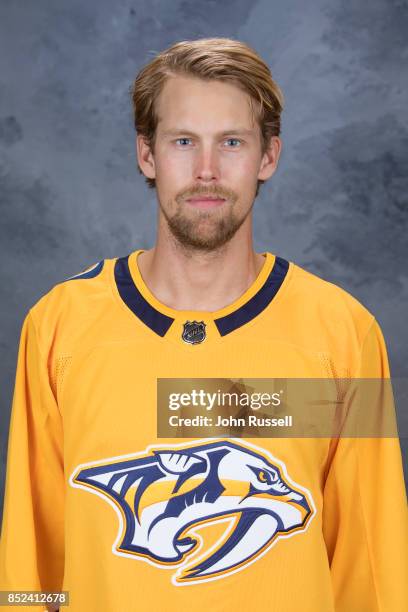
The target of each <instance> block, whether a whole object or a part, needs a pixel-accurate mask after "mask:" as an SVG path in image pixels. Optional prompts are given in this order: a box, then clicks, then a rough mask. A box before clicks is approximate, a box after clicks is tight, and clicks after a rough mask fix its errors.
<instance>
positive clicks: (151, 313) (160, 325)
mask: <svg viewBox="0 0 408 612" xmlns="http://www.w3.org/2000/svg"><path fill="white" fill-rule="evenodd" d="M128 258H129V255H127V256H126V257H120V258H118V259H117V260H116V263H115V280H116V286H117V288H118V291H119V294H120V297H121V298H122V300H123V301H124V302H125V304H126V305H127V306H128V308H130V310H131V311H132V312H133V313H134V314H135V315H136V316H137V317H138V318H139V319H141V320H142V321H143V323H144V324H145V325H147V326H148V327H150V329H152V330H153V331H155V332H156V334H158V335H159V336H162V337H163V336H164V335H165V334H166V332H167V331H168V329H169V327H170V325H171V324H172V323H173V321H174V319H172V318H171V317H168V316H167V315H165V314H163V313H162V312H159V311H158V310H156V308H154V307H153V306H152V305H151V304H149V302H148V301H147V300H146V299H145V298H144V297H143V295H142V294H141V293H140V291H139V289H138V288H137V287H136V285H135V283H134V281H133V278H132V276H131V274H130V270H129V262H128Z"/></svg>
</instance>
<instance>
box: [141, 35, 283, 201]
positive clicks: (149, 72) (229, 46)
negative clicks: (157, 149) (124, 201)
mask: <svg viewBox="0 0 408 612" xmlns="http://www.w3.org/2000/svg"><path fill="white" fill-rule="evenodd" d="M176 75H182V76H194V77H198V78H201V79H204V80H222V81H224V82H230V83H233V84H235V85H236V86H238V87H240V89H241V90H243V91H244V92H246V93H248V94H249V96H250V107H251V111H252V115H253V117H254V118H255V120H256V121H258V124H259V127H260V130H261V134H262V155H263V154H264V153H265V151H266V150H267V148H268V146H269V143H270V138H271V136H279V134H280V130H281V120H280V115H281V112H282V110H283V102H284V99H283V94H282V91H281V89H280V88H279V86H278V85H277V84H276V83H275V81H274V80H273V79H272V75H271V72H270V70H269V68H268V66H267V64H266V63H265V62H264V61H263V60H262V59H261V58H260V56H259V55H258V54H257V53H256V52H255V51H254V49H252V48H251V47H249V46H248V45H247V44H245V43H243V42H240V41H238V40H234V39H231V38H200V39H198V40H183V41H181V42H177V43H175V44H173V45H172V46H171V47H169V48H168V49H165V50H164V51H161V52H160V53H158V54H157V55H156V56H155V57H154V58H153V59H152V60H151V61H150V62H149V63H148V64H147V65H146V66H144V67H143V68H142V70H141V71H140V72H139V73H138V75H137V76H136V78H135V80H134V83H133V85H132V87H131V92H130V93H131V97H132V104H133V116H134V126H135V129H136V132H137V134H141V135H142V136H143V137H144V139H145V141H146V143H147V144H148V145H149V146H150V149H151V151H152V153H154V144H155V135H156V128H157V123H158V118H157V114H156V110H155V101H156V99H157V97H158V96H159V94H160V92H161V90H162V88H163V86H164V84H165V82H166V80H167V79H168V78H169V77H171V76H176ZM138 168H139V172H140V173H141V174H143V173H142V170H141V168H140V166H139V165H138ZM145 178H146V182H147V184H148V186H149V187H150V188H155V186H156V181H155V179H152V178H148V177H145ZM264 182H265V181H258V187H257V192H256V193H257V194H258V190H259V185H260V184H261V183H264Z"/></svg>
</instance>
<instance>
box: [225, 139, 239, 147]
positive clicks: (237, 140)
mask: <svg viewBox="0 0 408 612" xmlns="http://www.w3.org/2000/svg"><path fill="white" fill-rule="evenodd" d="M228 140H230V141H231V140H235V142H239V143H240V142H241V141H240V140H239V139H238V138H228V139H227V142H228ZM232 148H236V147H232Z"/></svg>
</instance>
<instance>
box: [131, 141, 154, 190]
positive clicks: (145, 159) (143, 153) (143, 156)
mask: <svg viewBox="0 0 408 612" xmlns="http://www.w3.org/2000/svg"><path fill="white" fill-rule="evenodd" d="M136 153H137V161H138V164H139V167H140V169H141V171H142V172H143V174H144V175H145V176H146V177H147V178H152V179H154V178H156V167H155V163H154V157H153V153H152V151H151V149H150V146H149V144H148V143H147V142H146V138H145V136H143V135H142V134H137V136H136Z"/></svg>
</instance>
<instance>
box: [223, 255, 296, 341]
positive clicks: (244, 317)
mask: <svg viewBox="0 0 408 612" xmlns="http://www.w3.org/2000/svg"><path fill="white" fill-rule="evenodd" d="M288 268H289V262H288V261H287V260H286V259H283V258H282V257H278V256H277V257H276V258H275V263H274V266H273V268H272V270H271V272H270V274H269V276H268V278H267V279H266V281H265V283H264V284H263V286H262V287H261V289H259V291H257V293H255V295H253V296H252V298H251V299H250V300H248V302H246V303H245V304H243V305H242V306H240V308H238V309H237V310H234V312H231V313H230V314H227V315H225V316H224V317H220V318H219V319H214V323H215V325H216V326H217V328H218V331H219V332H220V334H221V336H225V335H226V334H229V333H230V332H232V331H234V329H237V327H241V325H244V324H245V323H248V321H250V320H251V319H253V318H254V317H256V316H257V315H259V313H260V312H262V310H264V309H265V308H266V307H267V306H268V304H269V303H270V302H271V300H272V299H273V298H274V297H275V295H276V294H277V292H278V291H279V289H280V286H281V285H282V283H283V281H284V279H285V276H286V274H287V271H288Z"/></svg>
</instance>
